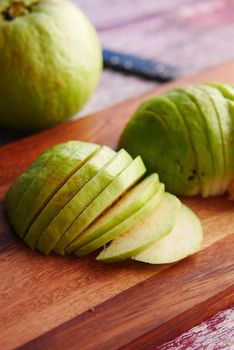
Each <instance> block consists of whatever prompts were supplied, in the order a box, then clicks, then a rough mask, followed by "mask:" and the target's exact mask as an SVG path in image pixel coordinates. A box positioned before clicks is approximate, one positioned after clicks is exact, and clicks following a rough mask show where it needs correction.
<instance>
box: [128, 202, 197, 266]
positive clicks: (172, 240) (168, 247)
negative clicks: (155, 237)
mask: <svg viewBox="0 0 234 350" xmlns="http://www.w3.org/2000/svg"><path fill="white" fill-rule="evenodd" d="M202 239H203V231H202V226H201V223H200V220H199V219H198V217H197V216H196V215H195V214H194V212H193V211H192V210H191V209H189V208H188V207H186V206H185V205H182V206H181V208H180V211H179V213H178V215H177V218H176V222H175V225H174V227H173V229H172V230H171V232H170V233H169V234H168V235H167V236H166V237H164V238H162V239H160V240H159V241H156V242H155V243H154V244H153V245H152V246H150V247H149V248H147V249H146V250H144V251H142V252H141V253H140V254H138V255H136V256H134V257H132V259H134V260H137V261H141V262H145V263H149V264H168V263H172V262H176V261H178V260H181V259H184V258H186V257H187V256H189V255H192V254H194V253H196V252H197V251H198V250H199V249H200V246H201V242H202Z"/></svg>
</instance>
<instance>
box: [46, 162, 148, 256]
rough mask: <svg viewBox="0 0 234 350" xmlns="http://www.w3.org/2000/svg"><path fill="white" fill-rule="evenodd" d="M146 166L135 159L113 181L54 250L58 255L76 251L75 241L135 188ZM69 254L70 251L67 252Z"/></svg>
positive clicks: (77, 219)
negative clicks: (125, 193)
mask: <svg viewBox="0 0 234 350" xmlns="http://www.w3.org/2000/svg"><path fill="white" fill-rule="evenodd" d="M145 171H146V169H145V165H144V163H143V162H142V159H141V157H137V158H136V159H134V160H133V161H132V162H131V163H130V164H129V165H128V166H127V167H126V168H125V169H124V170H123V171H122V172H121V173H120V174H119V175H118V176H116V177H115V178H114V179H113V181H112V182H111V183H110V184H109V185H108V186H107V187H106V188H105V189H104V190H103V191H102V192H101V193H100V194H99V195H98V196H97V197H96V198H95V199H94V200H93V201H92V202H91V203H90V204H89V206H88V207H87V208H85V210H84V211H83V212H82V213H81V214H80V216H78V217H77V218H76V220H75V221H74V222H73V224H72V225H71V226H70V227H69V229H68V230H67V231H66V232H65V234H64V235H63V237H62V238H61V239H60V241H59V242H58V243H57V244H56V246H55V248H54V249H53V250H54V251H55V252H56V253H58V254H64V253H65V248H66V247H67V246H68V245H70V243H72V242H74V243H73V244H71V245H70V246H69V252H73V251H74V250H75V249H76V243H75V239H76V238H77V237H78V236H79V234H81V232H83V230H85V229H86V228H87V227H88V226H89V225H90V224H91V223H92V222H93V221H94V220H95V219H96V218H97V217H98V216H99V215H101V214H102V213H103V212H104V211H105V210H106V209H107V208H109V207H110V206H111V205H112V204H113V203H114V202H115V201H116V200H117V199H118V198H119V197H120V196H122V195H123V193H124V192H126V191H127V190H128V189H129V188H130V187H131V186H133V185H134V184H135V183H136V182H137V181H138V180H139V179H140V178H141V177H142V176H143V175H144V173H145ZM67 252H68V250H67Z"/></svg>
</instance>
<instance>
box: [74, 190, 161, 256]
mask: <svg viewBox="0 0 234 350" xmlns="http://www.w3.org/2000/svg"><path fill="white" fill-rule="evenodd" d="M163 195H164V185H163V184H159V186H157V188H156V190H155V192H154V194H153V195H152V196H151V197H150V198H149V199H148V201H147V202H146V203H145V204H144V205H143V206H142V207H141V208H140V209H138V210H137V211H136V212H135V213H133V214H132V215H130V216H129V217H128V218H126V219H125V220H123V221H122V222H120V223H119V224H118V225H115V226H114V227H112V228H111V229H110V230H108V231H106V232H104V233H103V234H102V235H101V236H100V237H97V238H96V239H94V240H92V241H91V242H89V243H88V244H86V245H84V246H82V247H81V248H79V249H77V250H76V252H75V254H76V256H79V257H81V256H84V255H87V254H90V253H92V252H93V251H95V250H97V249H98V248H101V247H103V246H105V245H106V244H107V243H109V242H110V241H112V240H113V239H115V238H116V237H118V236H119V235H120V234H123V233H124V232H128V231H130V230H131V228H133V227H136V225H137V224H140V222H141V221H142V220H144V218H145V217H146V216H147V215H148V214H149V213H150V212H152V211H153V209H154V208H156V207H157V205H158V204H159V203H160V201H161V199H162V197H163ZM156 225H157V222H156V221H155V226H156ZM142 234H143V232H142Z"/></svg>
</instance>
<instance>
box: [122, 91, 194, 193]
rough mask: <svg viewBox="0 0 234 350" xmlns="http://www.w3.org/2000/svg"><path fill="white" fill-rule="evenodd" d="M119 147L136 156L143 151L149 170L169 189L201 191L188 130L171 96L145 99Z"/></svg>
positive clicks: (182, 191) (190, 191) (183, 191)
mask: <svg viewBox="0 0 234 350" xmlns="http://www.w3.org/2000/svg"><path fill="white" fill-rule="evenodd" d="M178 140H179V142H178ZM119 146H120V147H123V148H124V149H126V150H127V151H128V152H129V153H130V154H131V155H132V156H133V157H135V156H136V155H138V154H139V155H140V156H141V157H142V159H143V161H144V163H145V165H146V169H147V170H148V172H149V173H154V172H156V173H158V174H159V176H160V180H161V181H162V182H163V183H164V184H165V186H166V190H167V191H169V192H172V193H175V194H177V195H191V196H192V195H196V194H198V193H199V192H200V182H199V179H198V176H197V173H196V158H195V153H194V150H193V148H192V146H191V142H190V139H189V135H188V132H187V129H186V127H185V124H184V121H183V119H182V117H181V115H180V113H179V112H178V110H177V108H176V106H175V105H174V103H172V102H171V101H170V100H169V99H168V98H166V97H160V96H157V97H154V98H151V99H149V100H147V101H146V102H144V103H143V104H142V105H141V106H140V107H139V109H138V110H137V111H136V113H135V114H134V116H133V117H132V119H131V120H130V121H129V122H128V124H127V126H126V127H125V129H124V131H123V133H122V135H121V138H120V142H119Z"/></svg>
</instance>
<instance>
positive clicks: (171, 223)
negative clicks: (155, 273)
mask: <svg viewBox="0 0 234 350" xmlns="http://www.w3.org/2000/svg"><path fill="white" fill-rule="evenodd" d="M145 172H146V168H145V165H144V163H143V161H142V159H141V157H140V156H137V157H135V158H134V159H133V158H132V157H131V156H130V154H129V153H128V152H127V151H125V150H124V149H121V150H119V151H118V152H116V151H113V150H112V149H110V148H109V147H107V146H99V145H97V144H93V143H86V142H80V141H69V142H67V143H64V144H59V145H56V146H54V147H52V148H50V149H48V150H47V151H46V152H44V153H43V154H41V155H40V156H39V157H38V158H37V159H36V160H35V161H34V162H33V163H32V164H31V166H30V167H29V168H28V169H27V170H26V171H25V172H24V173H23V174H22V175H21V176H19V177H18V178H17V179H16V180H15V182H14V183H13V184H12V186H11V187H10V189H9V190H8V192H7V194H6V197H5V204H6V209H7V214H8V217H9V219H10V222H11V224H12V226H13V227H14V229H15V231H16V232H17V234H18V235H19V237H20V238H22V239H23V240H24V241H25V243H26V244H27V245H28V246H29V247H30V248H31V249H36V248H37V249H39V250H40V251H41V252H42V253H44V254H45V255H48V254H49V253H51V252H55V253H58V254H61V255H65V254H71V253H75V254H76V255H77V256H78V257H81V256H85V255H87V254H89V253H91V252H94V251H96V250H98V249H99V248H101V247H104V249H103V250H102V251H101V253H100V254H99V255H98V257H97V260H99V261H103V262H116V261H120V260H124V259H128V258H132V259H135V260H138V261H142V262H148V263H152V264H160V263H170V262H173V261H177V260H180V259H183V258H185V257H186V256H188V255H191V254H193V253H195V252H196V251H198V250H199V247H200V245H201V242H202V238H203V232H202V227H201V224H200V221H199V219H198V218H197V216H196V215H195V214H194V213H193V212H192V211H191V210H190V209H188V208H187V207H186V206H185V205H183V204H182V203H181V202H180V200H179V199H178V198H177V197H175V196H174V195H172V194H169V193H168V192H165V187H164V184H163V183H161V182H160V181H159V176H158V175H157V174H156V173H153V174H151V175H149V176H147V177H144V178H143V176H144V174H145Z"/></svg>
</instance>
